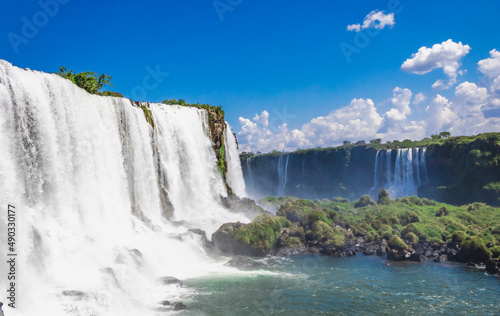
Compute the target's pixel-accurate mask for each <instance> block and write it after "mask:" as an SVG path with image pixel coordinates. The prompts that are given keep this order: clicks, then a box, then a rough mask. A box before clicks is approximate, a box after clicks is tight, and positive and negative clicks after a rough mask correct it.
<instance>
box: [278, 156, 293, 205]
mask: <svg viewBox="0 0 500 316" xmlns="http://www.w3.org/2000/svg"><path fill="white" fill-rule="evenodd" d="M284 156H286V158H285V159H284V158H283V157H284ZM289 159H290V155H280V156H279V159H278V196H284V195H285V187H286V183H287V181H288V160H289ZM283 160H285V161H283Z"/></svg>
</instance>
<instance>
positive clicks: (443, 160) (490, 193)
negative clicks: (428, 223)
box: [419, 133, 500, 205]
mask: <svg viewBox="0 0 500 316" xmlns="http://www.w3.org/2000/svg"><path fill="white" fill-rule="evenodd" d="M427 168H428V171H429V172H428V174H429V183H428V184H427V185H424V186H422V188H421V189H420V190H419V195H421V196H425V197H429V198H432V199H435V200H439V201H443V202H447V203H452V204H466V203H471V202H478V201H480V202H485V203H488V204H490V205H500V182H499V181H500V133H488V134H482V135H479V136H478V137H476V138H474V139H469V138H455V139H450V140H448V141H446V142H445V143H444V144H441V145H431V146H429V148H428V150H427Z"/></svg>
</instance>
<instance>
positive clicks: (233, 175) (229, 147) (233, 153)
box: [224, 123, 247, 197]
mask: <svg viewBox="0 0 500 316" xmlns="http://www.w3.org/2000/svg"><path fill="white" fill-rule="evenodd" d="M224 142H225V148H226V151H225V153H226V161H227V174H226V175H227V182H228V184H229V186H230V187H231V189H233V192H234V194H236V195H237V196H239V197H246V196H247V193H246V191H245V180H244V179H243V171H242V170H241V162H240V157H239V155H238V146H237V145H236V137H235V136H234V135H233V131H232V130H231V126H230V125H229V124H227V123H226V129H225V130H224Z"/></svg>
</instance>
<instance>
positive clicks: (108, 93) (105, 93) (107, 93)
mask: <svg viewBox="0 0 500 316" xmlns="http://www.w3.org/2000/svg"><path fill="white" fill-rule="evenodd" d="M97 94H98V95H102V96H106V97H117V98H123V95H122V94H121V93H119V92H113V91H102V92H97Z"/></svg>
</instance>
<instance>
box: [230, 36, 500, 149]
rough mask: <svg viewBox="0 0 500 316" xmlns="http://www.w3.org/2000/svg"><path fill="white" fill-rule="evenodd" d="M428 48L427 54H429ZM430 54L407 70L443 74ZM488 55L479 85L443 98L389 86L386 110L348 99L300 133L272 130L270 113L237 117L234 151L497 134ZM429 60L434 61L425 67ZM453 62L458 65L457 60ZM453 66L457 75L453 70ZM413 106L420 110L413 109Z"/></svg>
mask: <svg viewBox="0 0 500 316" xmlns="http://www.w3.org/2000/svg"><path fill="white" fill-rule="evenodd" d="M445 43H447V42H445ZM445 43H443V44H445ZM451 43H452V42H451ZM453 44H456V43H453ZM439 45H442V44H439ZM456 45H461V43H458V44H456ZM434 46H435V45H434ZM434 46H433V48H431V49H430V50H434ZM462 46H463V45H462ZM463 48H464V49H465V50H462V51H461V52H460V51H457V56H458V55H464V54H466V53H464V51H468V50H469V48H465V46H463ZM420 51H421V50H419V52H420ZM436 51H437V50H434V51H433V52H430V53H429V54H427V57H425V58H423V57H422V56H420V55H419V56H416V55H417V54H418V53H417V54H415V56H414V58H413V63H415V65H413V66H414V68H413V71H414V72H415V73H422V74H423V73H426V72H429V71H432V69H436V68H439V67H436V65H438V64H439V65H440V67H441V68H443V71H445V73H446V72H447V70H445V69H444V67H445V66H443V65H445V63H444V62H443V61H442V60H443V58H441V62H440V63H438V62H437V61H436V60H437V59H436V57H435V56H434V57H432V58H431V56H430V55H432V54H434V53H436ZM490 54H491V56H492V58H488V59H484V60H482V61H480V62H479V63H478V67H479V69H480V71H481V72H482V73H483V74H484V78H483V80H482V81H481V83H480V84H478V83H474V82H469V81H465V82H462V83H461V84H459V85H458V86H456V88H455V90H454V91H450V94H451V96H448V97H449V98H446V97H444V96H442V95H441V94H436V95H434V96H433V97H429V98H427V97H426V96H425V95H424V94H423V93H422V92H420V93H418V94H417V95H415V96H414V97H413V94H412V91H411V90H409V89H406V88H401V87H395V88H394V89H393V90H392V96H390V97H389V98H387V99H386V100H389V105H390V108H389V109H386V108H385V106H384V107H381V108H380V109H379V108H377V106H376V104H375V103H374V102H373V100H371V99H362V98H354V99H352V100H351V102H350V103H349V104H348V105H346V106H344V107H342V108H340V109H337V110H335V111H332V112H330V113H329V114H328V115H326V116H318V117H315V118H313V119H311V120H310V121H309V122H307V123H305V124H304V125H302V127H301V128H299V129H292V130H290V129H289V128H288V126H287V124H285V123H284V124H282V125H280V126H274V124H273V123H272V122H273V121H279V119H278V117H277V116H276V114H270V113H269V112H267V111H263V112H262V113H261V114H256V115H255V116H254V117H253V118H252V119H246V118H243V117H240V119H239V121H240V125H241V130H240V132H238V136H239V143H240V150H243V151H262V152H269V151H272V150H285V151H292V150H295V149H296V148H314V147H318V146H321V147H330V146H337V145H341V144H342V142H343V141H344V140H349V141H352V142H355V141H359V140H366V141H369V140H371V139H376V138H382V140H383V141H392V140H395V139H398V140H403V139H422V138H424V137H426V136H427V137H429V136H430V135H431V134H437V133H439V132H442V131H449V132H450V133H451V134H452V135H473V134H478V133H485V132H491V131H500V76H497V77H493V76H494V75H496V72H495V71H496V66H495V65H496V58H498V57H497V54H498V53H497V51H496V50H493V51H491V52H490ZM438 55H440V56H442V55H446V54H438ZM429 60H434V62H433V63H430V62H429ZM450 60H451V58H448V61H450ZM455 60H456V61H457V63H458V62H459V60H460V58H458V57H457V58H455ZM423 61H427V63H425V62H423ZM485 61H487V62H485ZM408 67H409V66H408ZM453 67H454V69H455V71H456V72H455V73H457V74H458V67H459V66H457V67H455V66H453ZM453 67H452V68H453ZM412 97H413V102H411V101H412ZM382 104H383V105H385V104H387V102H383V103H382ZM419 104H422V105H420V106H418V107H417V105H419ZM417 109H420V110H419V111H418V110H417ZM424 109H425V111H424ZM281 121H283V120H281Z"/></svg>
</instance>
